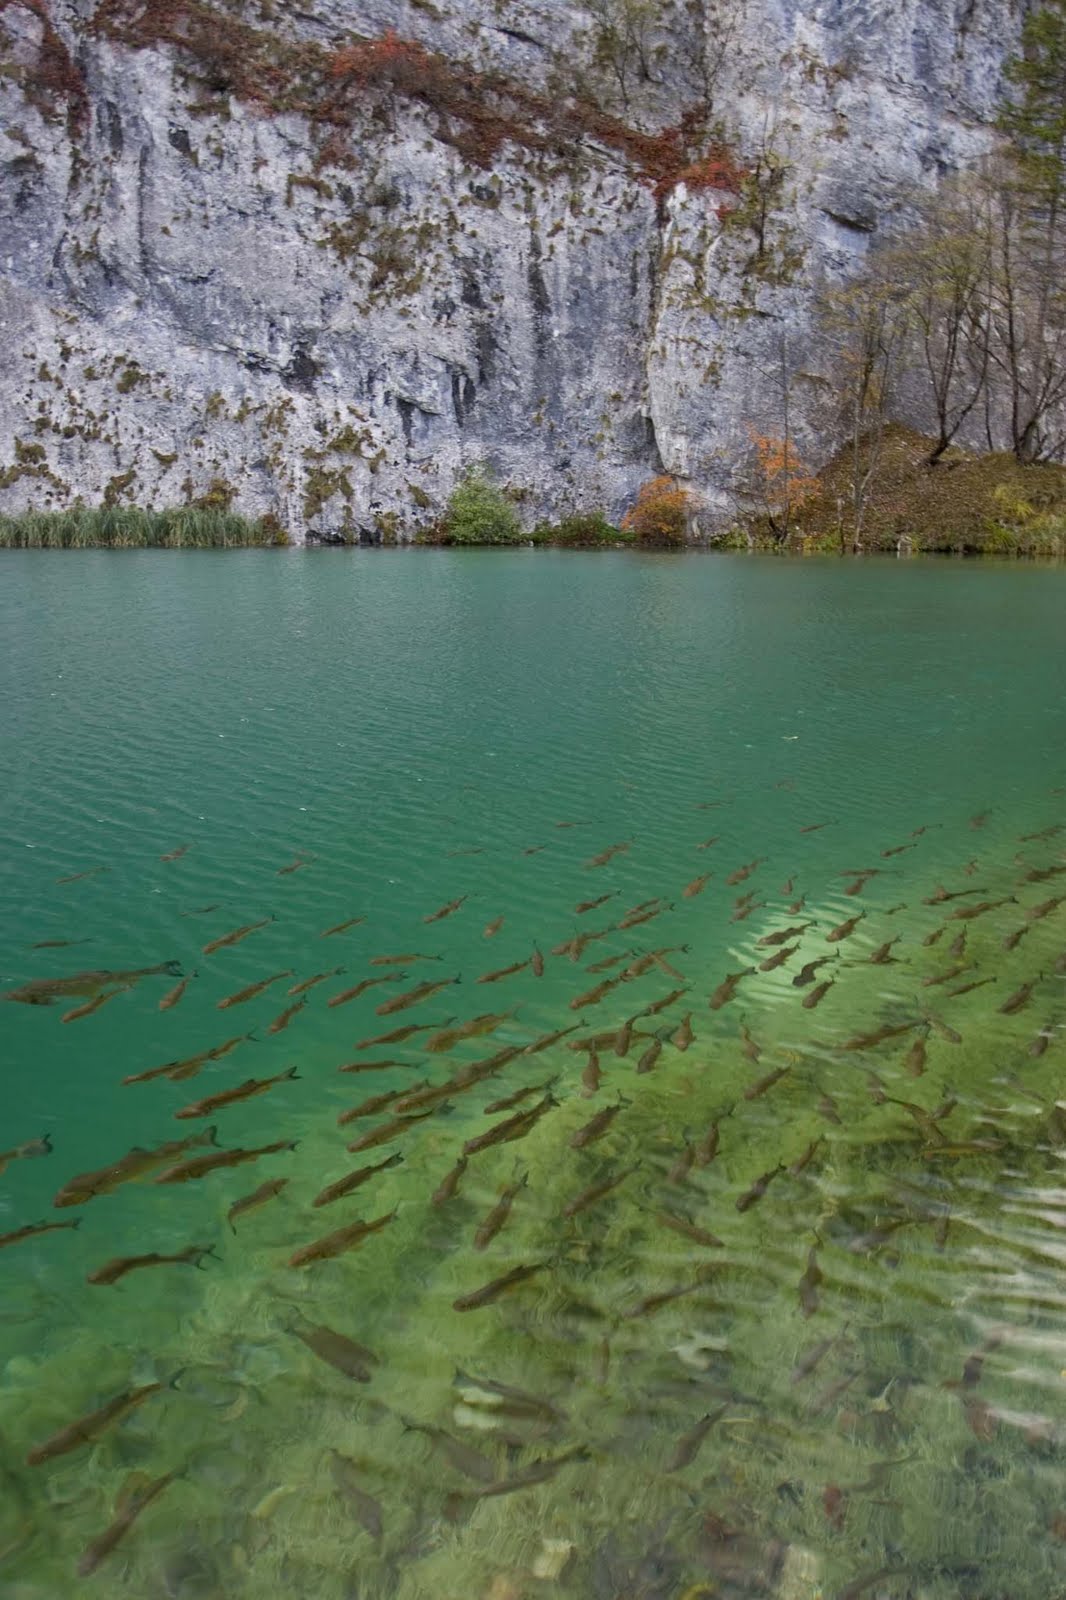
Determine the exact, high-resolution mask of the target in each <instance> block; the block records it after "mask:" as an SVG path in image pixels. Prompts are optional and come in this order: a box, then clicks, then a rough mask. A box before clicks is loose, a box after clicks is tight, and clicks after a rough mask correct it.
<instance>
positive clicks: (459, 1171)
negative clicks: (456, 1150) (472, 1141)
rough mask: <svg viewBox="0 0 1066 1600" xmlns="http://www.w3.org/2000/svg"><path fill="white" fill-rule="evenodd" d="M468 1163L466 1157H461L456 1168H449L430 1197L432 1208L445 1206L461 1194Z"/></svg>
mask: <svg viewBox="0 0 1066 1600" xmlns="http://www.w3.org/2000/svg"><path fill="white" fill-rule="evenodd" d="M467 1162H468V1158H467V1157H466V1156H460V1157H459V1159H458V1161H457V1162H456V1163H455V1166H454V1167H451V1168H449V1170H448V1171H447V1172H446V1173H445V1174H444V1177H443V1178H442V1179H441V1181H440V1183H439V1184H438V1185H437V1187H436V1188H435V1189H434V1191H433V1193H432V1194H431V1195H430V1197H429V1203H430V1205H431V1206H443V1205H445V1204H447V1202H448V1201H449V1200H452V1199H454V1198H455V1196H456V1195H457V1194H458V1193H459V1185H460V1183H461V1182H462V1178H463V1173H464V1172H465V1171H466V1168H467Z"/></svg>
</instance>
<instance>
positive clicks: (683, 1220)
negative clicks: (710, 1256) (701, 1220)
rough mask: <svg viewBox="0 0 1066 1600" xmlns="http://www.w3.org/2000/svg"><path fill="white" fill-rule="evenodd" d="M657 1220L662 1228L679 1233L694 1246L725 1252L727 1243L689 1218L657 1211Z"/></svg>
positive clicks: (670, 1212)
mask: <svg viewBox="0 0 1066 1600" xmlns="http://www.w3.org/2000/svg"><path fill="white" fill-rule="evenodd" d="M655 1220H656V1222H657V1223H659V1225H660V1227H663V1228H669V1229H670V1231H671V1232H672V1233H679V1234H680V1235H681V1237H682V1238H683V1239H691V1240H692V1241H693V1243H694V1244H701V1245H703V1246H704V1247H705V1248H706V1249H708V1250H723V1249H724V1248H725V1241H724V1240H723V1239H719V1238H718V1236H717V1235H716V1234H713V1233H708V1232H707V1229H706V1228H700V1227H697V1225H696V1224H695V1223H694V1222H690V1221H689V1219H688V1218H687V1217H679V1216H677V1215H676V1213H675V1212H673V1211H657V1212H656V1213H655Z"/></svg>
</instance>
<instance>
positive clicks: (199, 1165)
mask: <svg viewBox="0 0 1066 1600" xmlns="http://www.w3.org/2000/svg"><path fill="white" fill-rule="evenodd" d="M298 1144H299V1140H298V1139H277V1140H275V1142H274V1143H273V1144H264V1145H261V1146H260V1147H259V1148H258V1149H255V1150H218V1151H216V1152H215V1154H214V1155H210V1156H196V1157H194V1158H193V1159H192V1160H191V1161H180V1162H179V1163H178V1164H177V1166H173V1167H167V1169H166V1171H165V1172H161V1173H160V1174H159V1176H158V1177H157V1178H156V1180H155V1181H156V1183H188V1182H189V1181H190V1180H191V1179H193V1178H203V1177H206V1176H207V1174H208V1173H209V1172H217V1171H220V1170H221V1169H223V1168H225V1167H241V1166H243V1165H244V1164H245V1162H246V1161H258V1160H259V1157H260V1156H272V1155H277V1154H278V1152H279V1151H282V1150H295V1149H296V1146H297V1145H298Z"/></svg>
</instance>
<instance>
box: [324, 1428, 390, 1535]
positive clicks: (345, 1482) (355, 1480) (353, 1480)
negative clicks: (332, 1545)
mask: <svg viewBox="0 0 1066 1600" xmlns="http://www.w3.org/2000/svg"><path fill="white" fill-rule="evenodd" d="M329 1458H330V1463H331V1466H332V1470H333V1481H334V1483H335V1484H336V1485H337V1488H338V1490H339V1491H340V1493H341V1494H343V1495H344V1497H345V1499H346V1500H347V1501H348V1502H349V1504H350V1505H351V1507H352V1509H353V1511H354V1512H355V1514H356V1516H357V1517H358V1519H359V1521H360V1522H361V1523H362V1525H363V1527H364V1528H365V1529H366V1531H367V1533H369V1535H370V1537H371V1538H372V1539H380V1538H381V1535H382V1533H383V1531H384V1527H385V1517H384V1512H383V1511H382V1508H381V1504H380V1502H379V1501H377V1500H375V1499H374V1496H373V1495H372V1494H368V1493H367V1491H366V1490H365V1489H364V1488H363V1487H362V1484H361V1483H360V1481H359V1480H360V1478H361V1477H362V1469H361V1468H360V1466H359V1465H358V1463H357V1462H355V1461H353V1460H352V1459H351V1457H350V1456H342V1455H341V1453H340V1451H339V1450H331V1451H330V1453H329Z"/></svg>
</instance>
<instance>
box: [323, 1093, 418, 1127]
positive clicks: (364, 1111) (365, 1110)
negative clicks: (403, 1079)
mask: <svg viewBox="0 0 1066 1600" xmlns="http://www.w3.org/2000/svg"><path fill="white" fill-rule="evenodd" d="M419 1087H420V1088H423V1089H424V1088H428V1084H427V1083H423V1084H420V1085H419ZM408 1092H409V1091H408V1090H406V1089H386V1090H385V1091H384V1093H382V1094H374V1095H371V1096H370V1099H369V1100H363V1101H362V1102H361V1103H360V1104H359V1105H357V1106H352V1107H350V1108H349V1109H348V1110H347V1111H342V1112H340V1113H339V1115H338V1117H337V1126H338V1127H339V1128H346V1127H347V1126H348V1124H349V1123H350V1122H358V1121H359V1119H360V1117H373V1116H376V1115H377V1113H378V1112H379V1111H384V1109H385V1107H386V1106H391V1105H392V1103H393V1101H394V1100H399V1099H400V1098H401V1097H402V1096H404V1095H406V1094H407V1093H408Z"/></svg>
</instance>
